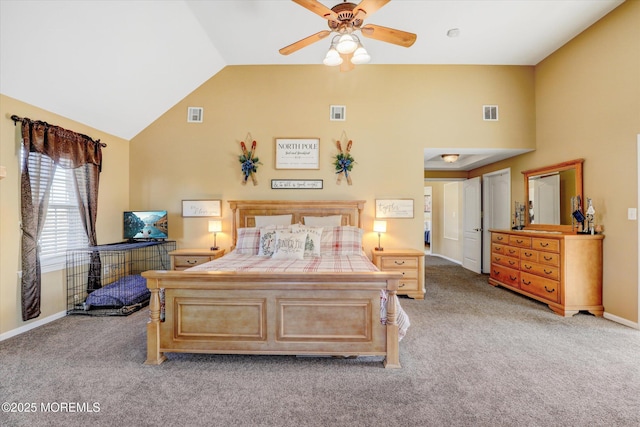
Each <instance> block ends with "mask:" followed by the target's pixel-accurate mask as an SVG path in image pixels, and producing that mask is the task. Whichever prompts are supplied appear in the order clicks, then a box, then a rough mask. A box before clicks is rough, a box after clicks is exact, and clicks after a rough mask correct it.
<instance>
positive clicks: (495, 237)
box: [491, 233, 509, 245]
mask: <svg viewBox="0 0 640 427" xmlns="http://www.w3.org/2000/svg"><path fill="white" fill-rule="evenodd" d="M491 241H492V242H494V243H501V244H503V245H508V244H509V235H508V234H502V233H491Z"/></svg>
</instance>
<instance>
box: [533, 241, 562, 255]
mask: <svg viewBox="0 0 640 427" xmlns="http://www.w3.org/2000/svg"><path fill="white" fill-rule="evenodd" d="M531 248H533V249H538V250H541V251H549V252H560V240H556V239H540V238H535V237H534V238H533V239H531Z"/></svg>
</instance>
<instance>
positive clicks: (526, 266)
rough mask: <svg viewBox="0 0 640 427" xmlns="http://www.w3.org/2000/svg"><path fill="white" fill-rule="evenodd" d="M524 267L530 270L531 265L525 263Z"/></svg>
mask: <svg viewBox="0 0 640 427" xmlns="http://www.w3.org/2000/svg"><path fill="white" fill-rule="evenodd" d="M524 268H526V269H527V270H531V269H532V268H533V266H531V265H527V264H525V265H524Z"/></svg>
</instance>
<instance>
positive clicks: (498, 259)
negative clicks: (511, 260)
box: [493, 256, 502, 262]
mask: <svg viewBox="0 0 640 427" xmlns="http://www.w3.org/2000/svg"><path fill="white" fill-rule="evenodd" d="M493 259H494V260H495V261H496V262H499V261H500V260H501V259H502V258H500V257H499V256H494V257H493Z"/></svg>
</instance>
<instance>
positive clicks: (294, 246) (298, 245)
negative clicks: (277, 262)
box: [272, 230, 307, 259]
mask: <svg viewBox="0 0 640 427" xmlns="http://www.w3.org/2000/svg"><path fill="white" fill-rule="evenodd" d="M306 240H307V235H306V234H305V233H291V232H289V231H281V230H276V247H275V250H274V252H273V256H272V258H289V259H304V244H305V241H306Z"/></svg>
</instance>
